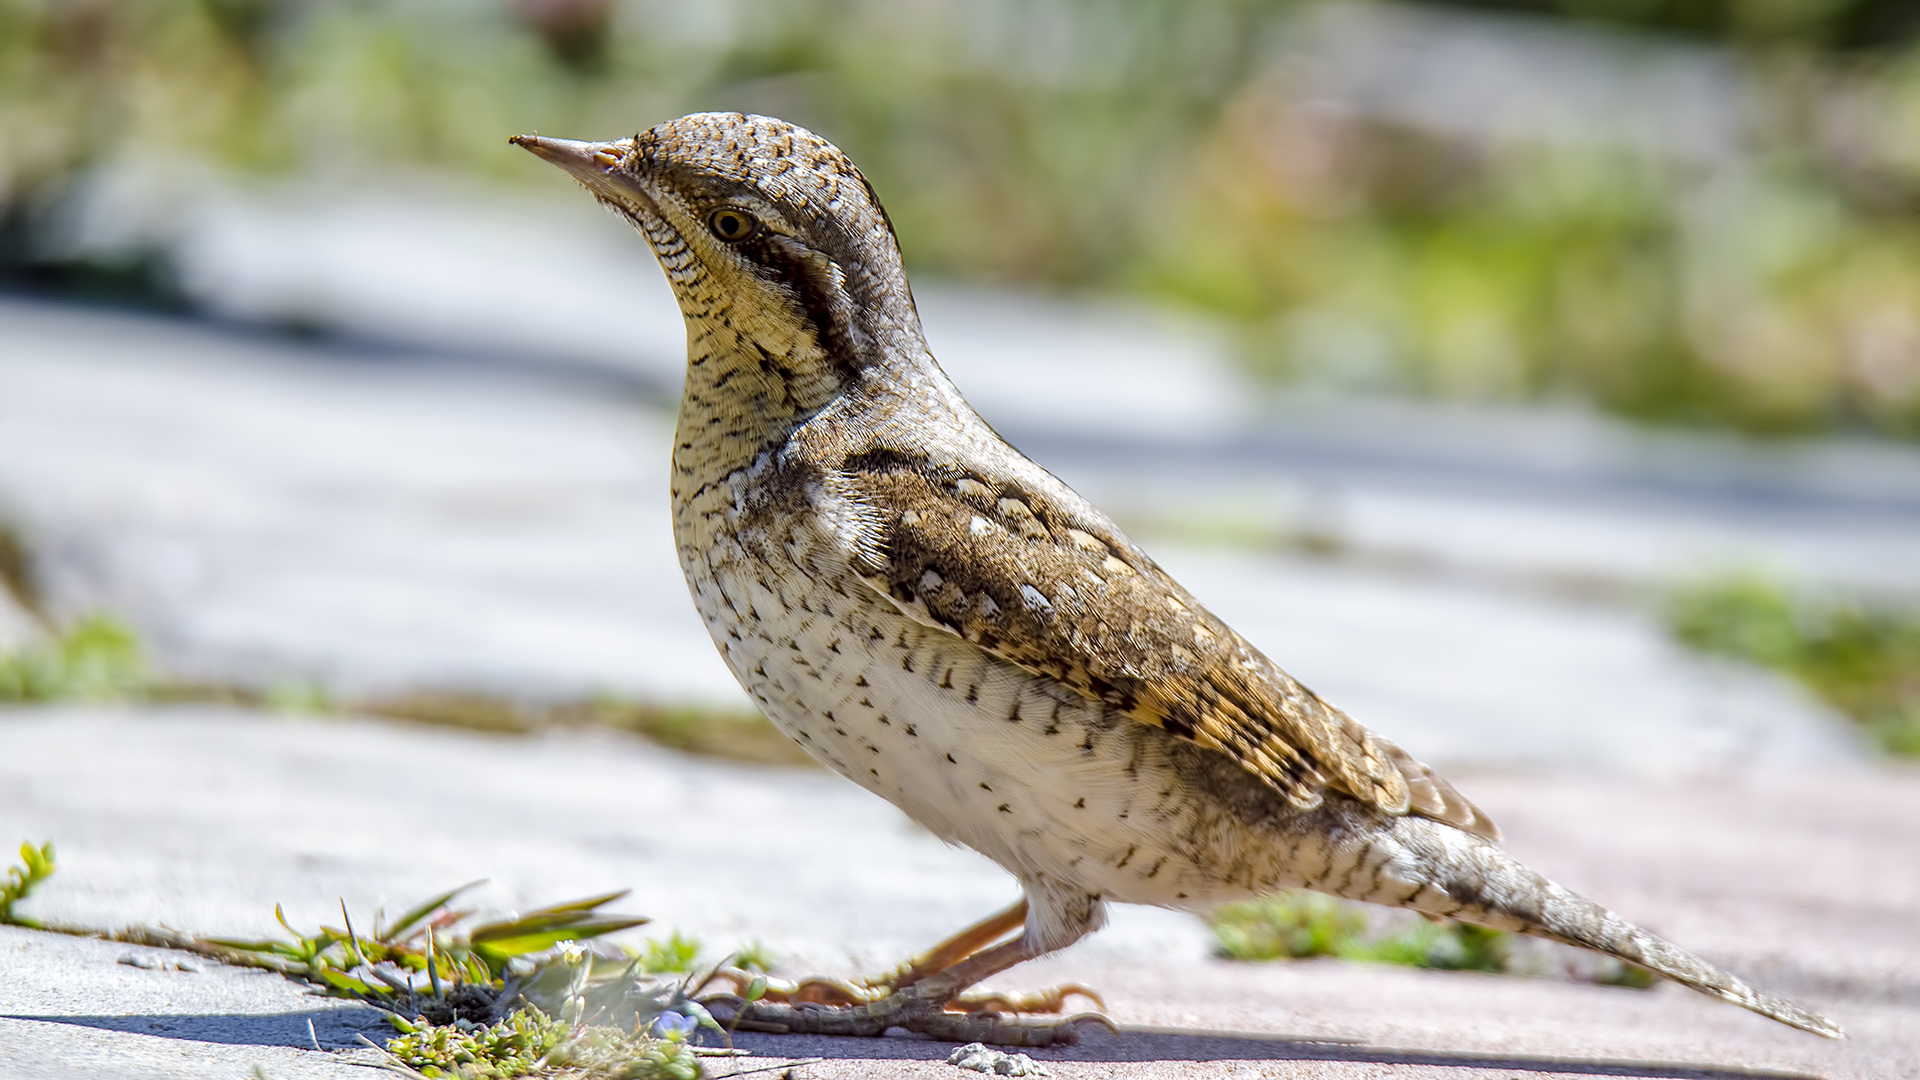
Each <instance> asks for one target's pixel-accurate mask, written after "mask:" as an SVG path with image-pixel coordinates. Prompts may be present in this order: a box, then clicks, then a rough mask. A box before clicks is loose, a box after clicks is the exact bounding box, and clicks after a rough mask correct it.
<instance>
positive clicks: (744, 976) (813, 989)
mask: <svg viewBox="0 0 1920 1080" xmlns="http://www.w3.org/2000/svg"><path fill="white" fill-rule="evenodd" d="M1026 921H1027V899H1026V897H1024V896H1023V897H1021V898H1020V899H1019V900H1018V901H1016V902H1015V903H1013V904H1012V905H1010V906H1008V907H1007V908H1005V909H1003V910H1001V911H996V912H994V913H993V914H992V915H989V916H987V917H986V918H984V919H981V920H980V921H979V922H977V923H974V924H973V925H972V926H969V927H967V928H966V929H965V930H962V931H960V932H959V933H957V934H955V935H953V936H952V937H950V938H948V939H946V940H945V941H942V942H941V943H940V944H938V945H935V946H934V947H933V948H931V949H928V950H927V951H926V952H923V953H921V954H920V955H918V956H916V957H914V958H913V959H911V960H909V961H907V962H906V963H905V964H902V965H901V966H900V967H899V968H898V969H896V970H895V971H893V972H891V973H890V974H886V975H875V976H869V977H867V978H863V979H856V980H851V981H849V980H845V979H828V978H820V977H810V978H806V979H801V980H800V981H799V982H797V983H787V982H779V983H776V982H772V981H769V982H768V984H767V989H766V995H765V1000H767V1001H785V1002H790V1003H793V1004H800V1003H803V1002H812V1003H814V1004H816V1005H832V1006H841V1005H859V1004H863V1003H866V1002H870V1001H878V1000H880V999H881V998H883V997H886V996H887V995H888V994H890V993H892V992H894V991H895V990H899V989H901V988H903V987H907V986H912V985H913V984H914V983H916V982H919V981H920V980H921V979H924V978H926V977H927V976H929V975H933V974H937V973H939V972H942V971H945V970H947V969H948V968H950V967H952V966H953V965H955V964H957V963H959V962H960V961H962V960H965V959H966V958H968V957H969V956H972V955H973V954H975V953H977V952H979V951H980V950H981V949H984V948H986V947H987V946H988V945H991V944H993V943H994V942H996V941H998V940H1000V939H1001V938H1003V937H1005V936H1007V935H1008V934H1010V933H1012V932H1013V931H1015V930H1018V929H1019V928H1020V927H1021V926H1023V925H1024V924H1025V923H1026ZM714 977H715V978H716V979H720V980H723V981H725V982H728V983H731V984H732V985H733V989H734V992H735V993H741V992H744V991H745V990H746V988H747V985H748V984H749V983H751V982H752V981H753V979H754V977H755V976H754V975H753V973H751V972H747V971H741V970H739V969H737V968H728V969H724V970H722V971H719V972H716V973H715V975H714ZM1074 993H1079V994H1085V995H1087V996H1090V997H1094V998H1095V1000H1098V998H1097V996H1094V995H1092V994H1091V993H1090V992H1089V991H1087V990H1086V989H1085V988H1083V987H1080V986H1063V987H1059V988H1057V989H1055V990H1048V991H1043V992H1041V993H1038V994H1033V995H1014V996H1002V995H993V996H991V997H985V998H982V999H980V1001H979V1002H977V1003H976V1002H974V1001H971V1000H970V1001H968V1002H967V1005H968V1006H969V1009H970V1010H978V1009H981V1008H989V1007H996V1006H997V1007H999V1008H1004V1009H1008V1010H1010V1011H1015V1012H1032V1011H1043V1012H1058V1011H1060V1006H1061V1005H1062V1004H1063V1003H1064V999H1065V997H1066V996H1067V995H1068V994H1074ZM1016 1002H1019V1003H1023V1004H1024V1006H1025V1007H1024V1008H1023V1007H1022V1004H1016ZM1049 1002H1051V1003H1052V1007H1051V1008H1048V1007H1047V1006H1048V1003H1049Z"/></svg>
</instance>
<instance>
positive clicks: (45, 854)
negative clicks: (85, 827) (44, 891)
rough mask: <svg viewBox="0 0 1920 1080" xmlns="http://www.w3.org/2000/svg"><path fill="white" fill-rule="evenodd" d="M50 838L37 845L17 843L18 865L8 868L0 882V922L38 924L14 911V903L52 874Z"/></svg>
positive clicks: (28, 925) (25, 896)
mask: <svg viewBox="0 0 1920 1080" xmlns="http://www.w3.org/2000/svg"><path fill="white" fill-rule="evenodd" d="M54 870H55V866H54V863H53V841H51V840H49V841H47V842H46V843H44V844H41V845H40V846H39V847H37V848H36V847H34V846H33V845H32V844H30V843H23V844H21V845H20V865H19V866H10V867H8V868H7V880H6V883H5V884H4V885H0V924H5V925H8V926H27V927H38V926H39V925H40V924H39V923H38V922H36V921H34V920H33V919H29V918H27V917H26V916H24V915H21V914H19V913H17V912H15V911H14V910H13V905H15V904H17V903H19V902H20V901H22V900H25V899H26V898H27V896H28V895H29V894H30V893H32V892H33V890H34V889H35V888H37V887H39V886H40V884H41V883H42V882H44V881H46V880H47V879H48V878H50V877H52V876H53V871H54Z"/></svg>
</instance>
